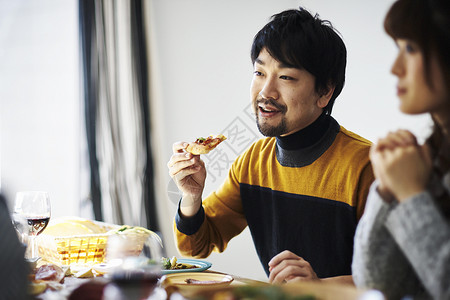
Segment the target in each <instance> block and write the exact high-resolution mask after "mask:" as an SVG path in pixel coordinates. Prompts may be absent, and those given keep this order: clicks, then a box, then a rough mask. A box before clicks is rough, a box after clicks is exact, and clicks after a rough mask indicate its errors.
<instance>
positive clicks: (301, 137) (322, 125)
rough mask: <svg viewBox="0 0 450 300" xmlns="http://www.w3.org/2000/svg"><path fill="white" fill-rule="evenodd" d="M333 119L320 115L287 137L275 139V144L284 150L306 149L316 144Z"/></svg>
mask: <svg viewBox="0 0 450 300" xmlns="http://www.w3.org/2000/svg"><path fill="white" fill-rule="evenodd" d="M332 119H333V118H332V117H331V116H330V115H326V114H325V113H322V114H321V115H320V116H319V117H318V118H317V119H316V120H315V121H314V122H312V123H311V124H309V125H308V126H306V127H305V128H303V129H301V130H299V131H297V132H294V133H292V134H290V135H288V136H283V137H281V136H280V137H277V144H278V146H280V147H281V148H283V149H285V150H296V149H301V148H306V147H309V146H311V145H314V144H315V143H317V142H318V141H319V140H320V139H321V138H322V137H323V135H324V134H325V132H326V131H327V130H328V128H329V127H330V124H331V120H332Z"/></svg>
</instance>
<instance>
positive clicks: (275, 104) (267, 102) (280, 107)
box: [256, 98, 287, 112]
mask: <svg viewBox="0 0 450 300" xmlns="http://www.w3.org/2000/svg"><path fill="white" fill-rule="evenodd" d="M259 104H264V105H269V106H272V107H275V108H276V109H277V110H279V111H280V112H286V110H287V108H286V106H284V105H281V104H279V103H278V102H277V101H275V100H273V99H264V98H260V99H257V100H256V106H258V105H259Z"/></svg>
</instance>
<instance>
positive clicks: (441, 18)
mask: <svg viewBox="0 0 450 300" xmlns="http://www.w3.org/2000/svg"><path fill="white" fill-rule="evenodd" d="M384 26H385V29H386V32H387V33H388V34H389V35H390V36H391V37H392V38H393V39H394V40H395V42H396V44H397V46H398V56H397V58H396V60H395V62H394V64H393V66H392V70H391V71H392V73H393V74H394V75H395V76H396V77H397V78H398V84H397V95H398V98H399V99H400V110H401V111H402V112H404V113H406V114H420V113H429V114H430V115H431V117H432V120H433V123H434V126H433V132H432V134H431V136H430V137H429V138H428V139H427V140H426V142H425V144H424V145H419V144H418V142H417V140H416V138H415V136H414V135H413V134H412V133H410V132H409V131H406V130H399V131H397V132H394V133H389V134H388V135H387V136H386V137H385V138H383V139H380V140H379V141H378V143H377V144H376V145H373V146H372V148H371V155H370V158H371V161H372V164H373V168H374V173H375V177H376V179H377V180H376V181H375V183H374V184H373V185H372V187H371V191H370V193H369V197H368V200H367V205H366V209H365V213H364V215H363V217H362V219H361V221H360V223H359V225H358V228H357V231H356V235H355V245H354V247H355V249H354V250H355V251H354V257H353V264H352V269H353V270H352V271H353V279H354V281H355V284H356V285H357V286H358V287H363V288H375V289H379V290H381V291H382V292H383V293H384V294H385V295H386V296H387V298H388V299H400V298H403V297H405V296H411V297H413V298H414V299H416V298H418V299H422V298H423V299H428V298H432V299H450V1H449V0H399V1H397V2H395V3H394V4H393V6H392V7H391V9H390V10H389V12H388V14H387V16H386V19H385V23H384Z"/></svg>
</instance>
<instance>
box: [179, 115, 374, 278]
mask: <svg viewBox="0 0 450 300" xmlns="http://www.w3.org/2000/svg"><path fill="white" fill-rule="evenodd" d="M318 131H319V132H321V131H322V132H321V134H320V135H318ZM317 136H319V137H320V138H319V139H317V138H316V139H314V137H317ZM369 147H370V142H369V141H367V140H365V139H363V138H361V137H359V136H358V135H356V134H354V133H352V132H349V131H348V130H346V129H345V128H343V127H341V126H339V124H338V123H337V122H336V121H335V120H334V119H333V118H332V117H330V116H321V117H320V118H319V119H318V120H317V121H316V122H315V123H313V124H312V125H310V126H309V128H308V127H307V128H305V129H303V130H301V131H299V132H297V133H294V134H293V135H290V136H288V137H283V138H280V137H277V138H264V139H261V140H259V141H257V142H255V143H254V144H253V145H252V146H251V147H250V148H249V149H248V150H247V151H246V152H244V153H243V154H242V155H240V156H239V157H238V158H237V159H236V161H235V162H234V163H233V165H232V167H231V169H230V171H229V174H228V178H227V179H226V181H225V182H224V183H223V185H222V186H221V187H220V188H219V189H218V190H217V191H216V192H214V193H212V194H211V195H210V196H208V197H207V198H206V199H204V201H203V207H202V208H201V209H200V211H199V212H198V213H197V215H195V216H193V217H191V218H182V217H181V216H180V214H179V213H178V214H177V216H176V218H175V221H176V222H175V233H176V239H177V243H178V248H179V250H180V252H181V253H182V254H183V255H186V256H193V257H200V258H202V257H207V256H208V255H209V254H210V253H211V252H212V251H219V252H222V251H224V250H225V248H226V246H227V243H228V242H229V241H230V239H231V238H233V237H234V236H236V235H238V234H239V233H240V232H242V230H244V228H245V227H246V226H249V229H250V232H251V234H252V238H253V241H254V244H255V247H256V251H257V253H258V255H259V258H260V261H261V263H262V265H263V267H264V269H265V271H266V273H267V274H268V272H269V271H268V265H267V264H268V262H269V261H270V259H271V258H272V257H273V256H275V255H276V254H278V253H280V252H281V251H283V250H290V251H292V252H293V253H295V254H297V255H299V256H301V257H303V258H304V259H305V260H307V261H308V262H309V263H310V264H311V266H312V267H313V269H314V270H315V272H316V274H317V275H318V276H319V277H321V278H324V277H331V276H338V275H349V274H351V261H352V254H353V236H354V233H355V229H356V225H357V221H358V220H359V218H360V217H361V215H362V213H363V210H364V205H365V201H366V197H367V193H368V190H369V187H370V184H371V183H372V181H373V179H374V178H373V173H372V168H371V165H370V161H369V157H368V152H369Z"/></svg>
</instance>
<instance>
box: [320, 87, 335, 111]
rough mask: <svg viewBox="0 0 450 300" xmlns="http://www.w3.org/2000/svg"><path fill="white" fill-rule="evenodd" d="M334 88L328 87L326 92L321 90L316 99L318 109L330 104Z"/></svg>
mask: <svg viewBox="0 0 450 300" xmlns="http://www.w3.org/2000/svg"><path fill="white" fill-rule="evenodd" d="M334 89H335V86H331V85H329V86H328V88H327V89H326V90H323V91H322V92H321V93H320V94H321V95H320V97H319V99H317V106H318V107H320V108H325V106H327V105H328V102H330V99H331V96H333V93H334Z"/></svg>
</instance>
